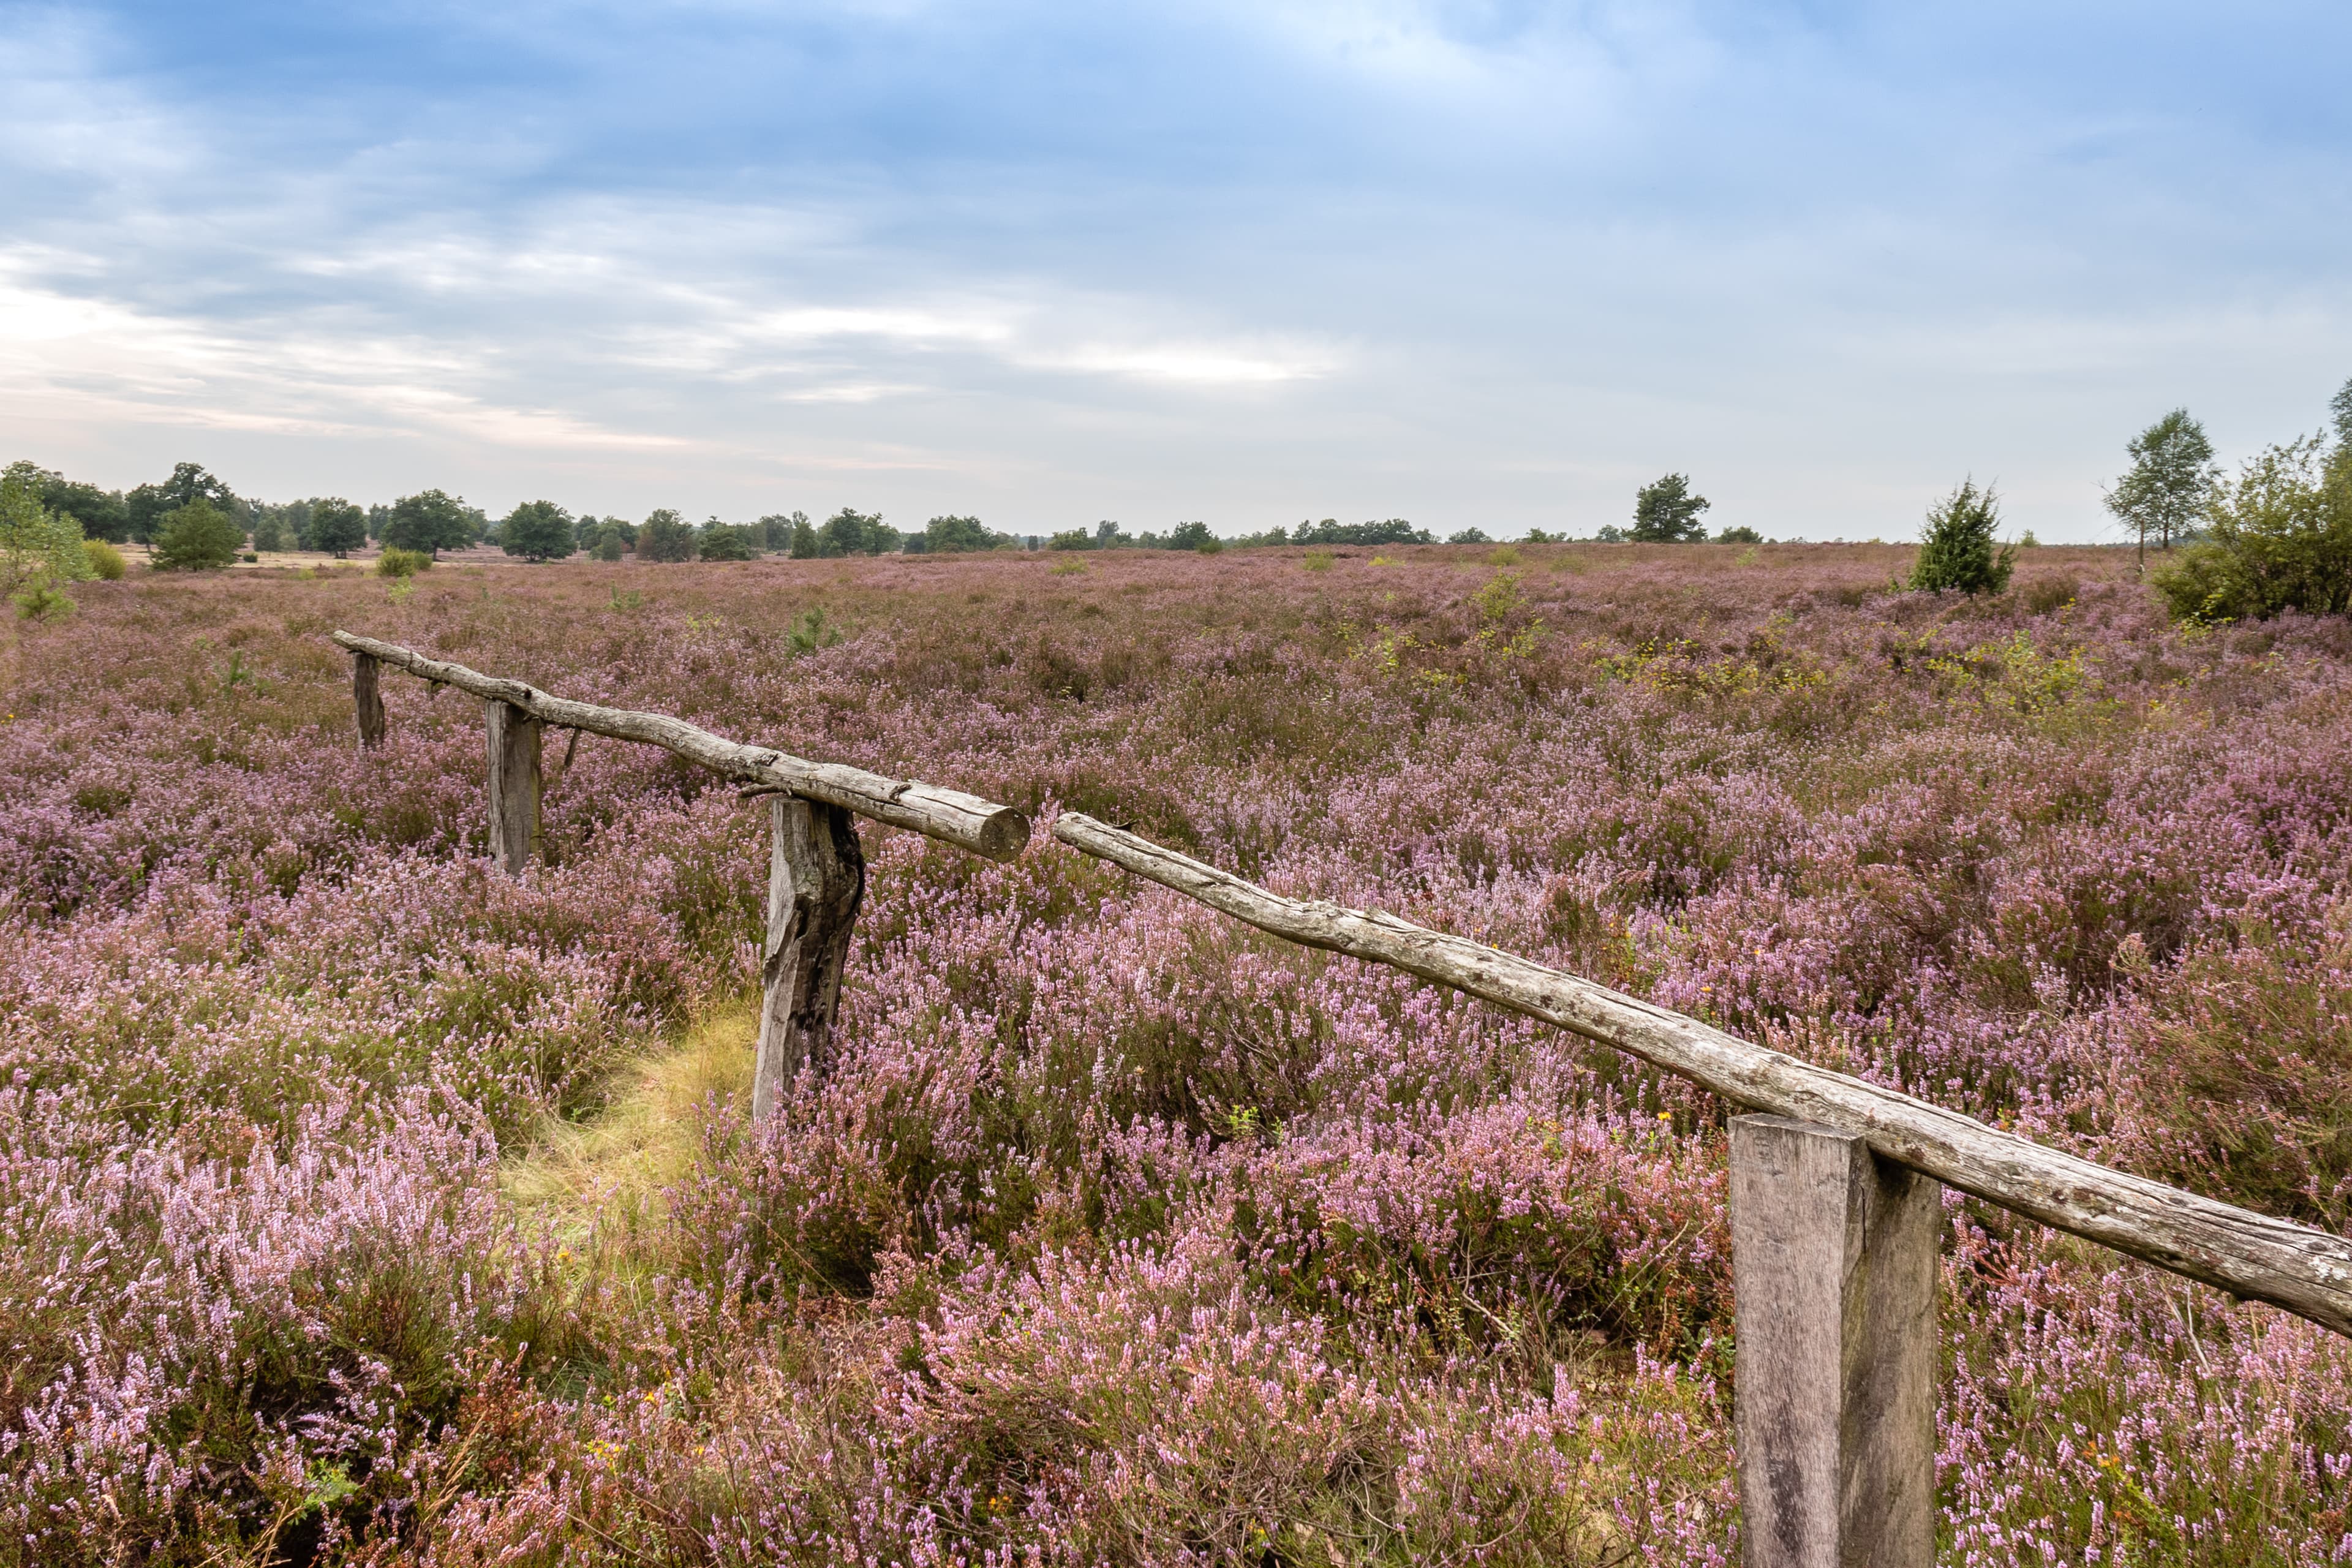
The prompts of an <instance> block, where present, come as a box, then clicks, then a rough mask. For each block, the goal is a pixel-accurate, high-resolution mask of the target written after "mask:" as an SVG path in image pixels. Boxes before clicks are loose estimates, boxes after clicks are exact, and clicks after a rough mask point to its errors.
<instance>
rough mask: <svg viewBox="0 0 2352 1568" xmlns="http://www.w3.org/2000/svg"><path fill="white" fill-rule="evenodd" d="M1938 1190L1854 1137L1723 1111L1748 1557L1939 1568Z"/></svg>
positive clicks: (1800, 1564) (1791, 1566) (1834, 1565)
mask: <svg viewBox="0 0 2352 1568" xmlns="http://www.w3.org/2000/svg"><path fill="white" fill-rule="evenodd" d="M1942 1193H1943V1187H1942V1184H1940V1183H1938V1182H1937V1181H1935V1180H1933V1179H1932V1178H1930V1177H1927V1176H1922V1175H1919V1174H1917V1173H1915V1172H1911V1171H1907V1170H1906V1169H1904V1168H1903V1167H1902V1166H1900V1165H1897V1164H1895V1163H1893V1162H1892V1161H1888V1160H1883V1159H1880V1158H1878V1157H1877V1156H1875V1155H1874V1154H1873V1153H1872V1152H1870V1147H1869V1145H1868V1144H1866V1143H1864V1142H1863V1140H1862V1139H1860V1138H1858V1137H1855V1136H1853V1134H1851V1133H1846V1132H1839V1131H1834V1130H1833V1129H1831V1128H1827V1127H1822V1126H1818V1125H1816V1124H1814V1123H1812V1122H1810V1121H1795V1120H1792V1119H1790V1118H1789V1117H1784V1116H1742V1117H1739V1118H1738V1119H1736V1120H1735V1121H1733V1122H1732V1124H1731V1268H1732V1288H1733V1290H1734V1292H1735V1295H1736V1297H1737V1305H1736V1314H1737V1318H1738V1365H1737V1367H1736V1369H1735V1371H1734V1373H1733V1378H1734V1382H1735V1384H1736V1390H1735V1397H1734V1404H1735V1406H1736V1411H1735V1421H1736V1425H1737V1427H1738V1438H1739V1507H1740V1517H1741V1524H1740V1535H1741V1539H1742V1541H1743V1542H1744V1543H1745V1548H1746V1550H1745V1553H1744V1555H1745V1558H1746V1562H1747V1565H1748V1568H1933V1564H1934V1563H1935V1555H1936V1367H1937V1324H1936V1278H1937V1248H1938V1246H1939V1245H1940V1242H1941V1239H1942V1235H1943V1204H1942Z"/></svg>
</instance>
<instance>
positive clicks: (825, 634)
mask: <svg viewBox="0 0 2352 1568" xmlns="http://www.w3.org/2000/svg"><path fill="white" fill-rule="evenodd" d="M841 637H842V632H841V628H840V627H839V626H833V625H831V624H829V623H828V622H827V621H826V620H825V618H824V611H823V610H807V611H803V613H802V615H801V616H800V618H799V619H798V620H796V621H794V622H793V625H792V629H791V630H789V631H787V632H785V633H784V646H785V647H788V648H790V649H791V650H792V651H793V655H794V656H795V657H797V656H799V655H801V654H804V653H814V652H815V651H816V650H817V649H819V648H821V647H833V646H834V645H835V643H837V642H839V641H840V640H841Z"/></svg>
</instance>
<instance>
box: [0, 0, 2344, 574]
mask: <svg viewBox="0 0 2352 1568" xmlns="http://www.w3.org/2000/svg"><path fill="white" fill-rule="evenodd" d="M2347 59H2352V5H2345V4H2343V3H2342V0H2314V3H2310V4H2300V5H2287V4H2280V5H2263V4H2260V3H2254V4H2245V5H2237V6H2231V7H2217V6H2189V5H2165V4H2140V5H2073V6H2063V7H2053V6H2049V5H2011V4H2005V3H2001V0H1990V3H1983V4H1976V5H1957V4H1945V5H1927V4H1868V3H1861V0H1855V3H1843V0H1814V3H1810V4H1795V3H1792V4H1786V5H1772V4H1758V5H1728V4H1724V5H1710V4H1693V5H1675V4H1663V5H1605V4H1596V5H1542V4H1535V3H1532V0H1529V3H1508V0H1506V3H1497V4H1491V5H1481V4H1471V3H1464V4H1432V5H1415V4H1405V3H1397V4H1374V5H1338V4H1309V3H1301V4H1287V3H1284V0H1259V3H1257V4H1250V5H1240V4H1234V5H1226V4H1220V3H1217V0H1196V3H1195V4H1192V5H1181V6H1157V5H1126V6H1120V5H1087V6H1076V5H1071V6H1053V5H1020V4H1006V5H945V4H940V5H933V4H926V3H923V0H874V3H866V4H855V3H852V4H838V5H761V4H754V3H751V0H710V3H701V4H696V3H677V4H636V5H620V4H607V5H588V4H562V3H557V0H546V3H539V4H528V5H488V4H473V5H444V4H439V3H436V0H412V3H408V4H379V5H369V6H363V7H362V6H341V5H332V4H320V3H316V0H313V3H309V4H302V5H292V4H287V5H258V4H239V3H235V0H230V3H226V4H210V5H202V6H196V5H185V4H175V5H104V4H83V5H71V6H9V5H0V68H5V80H6V82H7V84H8V90H7V101H8V106H9V107H8V110H7V113H8V119H9V127H8V131H7V132H6V134H5V136H0V194H5V201H6V209H5V210H6V212H7V215H8V221H7V222H6V223H5V226H0V421H5V428H6V432H7V437H8V439H7V441H6V442H5V447H6V448H7V450H6V451H5V453H0V458H12V457H16V456H24V457H30V458H36V459H37V460H38V461H40V462H42V463H44V464H45V465H47V466H49V467H56V468H65V469H67V470H68V471H69V472H72V473H74V474H75V475H76V476H77V477H84V478H89V479H98V480H100V481H101V482H104V483H106V484H109V485H127V484H131V483H136V482H138V481H140V480H142V479H153V478H158V477H161V476H162V475H163V474H164V473H166V472H168V471H169V468H170V466H171V464H172V463H173V461H175V460H178V459H181V458H194V459H195V460H198V461H202V462H205V463H206V464H207V465H209V466H210V467H212V468H214V469H215V471H217V472H218V473H220V474H221V475H222V476H223V477H224V478H225V479H227V480H228V481H229V483H230V484H231V485H233V486H234V487H236V489H238V490H239V491H240V492H242V493H246V494H249V495H257V496H260V497H263V498H266V499H286V498H291V497H294V496H299V495H308V494H315V493H332V494H344V495H349V496H351V497H352V498H354V499H357V500H383V499H389V498H390V497H392V496H394V495H396V494H401V493H404V492H406V491H410V490H414V489H422V488H425V487H426V486H428V485H439V486H442V487H444V488H446V489H453V490H457V491H460V492H462V493H464V494H465V495H466V496H467V497H468V498H469V499H470V500H474V501H476V502H477V503H478V504H481V505H483V506H486V507H488V508H489V509H490V510H492V511H493V512H494V513H495V512H499V511H502V510H505V509H506V508H507V507H509V506H510V505H512V504H513V503H514V502H516V501H518V500H529V499H532V498H534V497H539V496H545V497H548V498H550V499H552V500H558V501H561V502H562V503H564V504H566V505H568V506H571V507H572V508H574V509H575V510H593V511H598V512H611V511H622V512H625V513H629V514H631V515H642V513H643V512H645V511H646V510H649V509H651V508H653V507H656V506H665V505H667V506H676V507H678V508H680V509H681V510H686V511H688V513H689V514H690V515H693V516H697V517H700V516H705V515H709V514H712V513H716V514H718V515H720V516H723V517H728V518H748V517H752V516H757V515H759V514H761V513H764V512H769V511H777V510H793V509H794V508H798V509H800V510H806V511H808V512H811V513H812V514H814V515H817V516H819V517H822V516H824V514H826V513H828V512H830V511H832V510H835V509H836V508H838V507H840V506H843V505H856V506H859V507H861V508H866V509H875V508H878V509H880V510H882V511H884V512H885V513H886V515H887V516H888V517H889V518H890V519H891V521H896V522H898V523H900V524H902V525H915V524H919V523H920V521H922V520H923V519H924V518H926V517H929V516H930V515H933V514H934V513H938V512H942V511H956V512H976V513H978V514H979V515H981V516H982V517H983V518H984V519H986V520H987V521H990V522H992V523H993V524H996V525H998V526H1000V527H1004V528H1009V529H1015V530H1018V531H1045V530H1049V529H1053V528H1061V527H1069V526H1073V525H1076V524H1081V523H1090V522H1092V521H1095V520H1096V519H1098V518H1106V517H1108V518H1117V519H1119V520H1121V521H1125V522H1126V523H1127V524H1128V525H1129V527H1131V528H1138V529H1140V528H1147V527H1148V528H1164V527H1166V526H1167V525H1169V524H1171V523H1172V522H1175V521H1180V520H1183V519H1191V518H1201V519H1204V520H1206V521H1208V522H1210V524H1211V525H1212V526H1213V527H1214V528H1216V529H1218V530H1219V531H1223V532H1229V533H1230V532H1237V531H1244V530H1254V529H1257V528H1262V527H1265V526H1267V525H1269V524H1272V523H1276V522H1295V521H1298V520H1299V519H1301V518H1306V517H1318V518H1319V517H1325V516H1336V517H1339V518H1342V519H1344V520H1349V521H1357V520H1361V519H1364V518H1381V517H1391V516H1403V517H1408V518H1411V519H1412V520H1414V521H1418V522H1422V523H1423V524H1425V525H1427V526H1430V527H1433V528H1435V529H1437V530H1439V531H1452V530H1454V529H1456V528H1462V527H1467V526H1471V525H1474V524H1475V525H1477V526H1481V527H1484V528H1486V530H1487V531H1489V532H1490V533H1495V534H1496V535H1498V536H1500V535H1505V534H1517V533H1518V532H1520V531H1524V530H1525V529H1527V528H1528V527H1531V526H1539V527H1544V528H1547V529H1561V528H1565V529H1568V530H1570V531H1574V532H1577V533H1586V534H1589V533H1590V532H1591V531H1592V530H1593V529H1595V528H1597V527H1599V526H1600V525H1601V524H1602V523H1604V522H1622V521H1625V519H1626V517H1627V515H1628V513H1629V512H1630V510H1631V506H1632V497H1633V489H1635V487H1636V486H1638V485H1639V484H1641V483H1643V481H1645V480H1647V479H1652V478H1654V477H1655V476H1656V475H1658V474H1660V473H1662V472H1664V471H1667V470H1669V469H1680V470H1684V471H1687V472H1688V473H1689V474H1691V476H1692V477H1693V479H1694V481H1695V482H1696V487H1697V488H1698V489H1700V490H1701V491H1702V492H1703V493H1705V494H1706V495H1708V496H1709V497H1711V498H1712V499H1713V500H1714V501H1715V510H1714V511H1713V512H1712V513H1711V514H1710V521H1714V522H1717V523H1718V524H1723V523H1734V522H1747V523H1750V524H1752V525H1754V526H1756V527H1758V528H1760V529H1762V530H1763V531H1766V532H1768V533H1771V534H1776V535H1781V536H1786V535H1790V534H1801V535H1803V536H1806V537H1811V538H1829V537H1839V536H1843V537H1850V538H1864V537H1870V536H1873V535H1880V536H1884V537H1886V538H1889V539H1894V538H1899V537H1906V536H1908V535H1909V534H1910V533H1911V532H1912V531H1914V530H1915V529H1916V526H1917V521H1918V519H1919V516H1920V514H1921V512H1922V511H1923V510H1924V509H1925V508H1926V506H1927V503H1928V502H1929V500H1932V499H1933V498H1934V497H1935V496H1936V494H1937V493H1938V492H1939V491H1941V490H1944V489H1948V488H1949V487H1950V486H1951V485H1952V484H1954V483H1955V482H1957V481H1958V479H1960V478H1961V477H1962V476H1964V475H1973V476H1974V477H1975V478H1977V479H1980V480H1982V479H1992V480H1995V481H1997V482H1998V483H1999V484H2000V487H2001V489H2002V491H2003V493H2004V495H2005V496H2006V497H2007V498H2008V503H2009V516H2010V518H2011V523H2012V525H2013V526H2016V527H2032V528H2033V529H2034V530H2035V531H2037V532H2038V533H2039V534H2040V536H2041V537H2042V538H2043V539H2045V540H2056V539H2067V538H2075V539H2087V538H2092V537H2096V536H2100V535H2101V534H2102V532H2103V514H2102V513H2101V511H2100V510H2099V504H2098V500H2099V490H2100V485H2101V483H2102V482H2103V481H2104V480H2106V479H2110V478H2112V477H2113V475H2114V474H2115V472H2116V470H2117V468H2119V467H2120V465H2121V462H2122V446H2123V443H2124V441H2125V440H2126V438H2127V437H2129V436H2130V435H2131V434H2132V432H2133V431H2134V430H2136V429H2137V428H2139V427H2140V426H2143V425H2145V424H2147V422H2149V421H2150V420H2152V419H2154V418H2155V417H2157V416H2159V415H2161V414H2162V413H2163V412H2164V411H2165V410H2166V409H2168V408H2170V407H2172V406H2174V405H2183V404H2185V405H2188V406H2189V408H2190V409H2191V411H2192V412H2194V413H2196V414H2198V415H2199V416H2201V417H2202V418H2204V419H2205V421H2206V422H2207V424H2208V426H2209V427H2210V430H2211V431H2212V434H2213V436H2214V438H2215V440H2216V443H2217V445H2218V446H2220V447H2221V449H2222V451H2223V453H2224V455H2225V456H2226V457H2230V458H2239V457H2242V456H2243V455H2245V454H2246V453H2248V452H2250V451H2252V449H2254V448H2255V447H2259V446H2260V445H2262V444H2263V443H2265V442H2267V441H2271V440H2273V439H2279V438H2283V437H2287V436H2290V435H2293V434H2294V433H2297V432H2299V431H2305V430H2310V429H2313V428H2316V427H2317V426H2320V425H2321V424H2322V423H2323V421H2324V417H2325V406H2326V400H2327V398H2328V396H2329V395H2330V394H2331V393H2332V392H2333V390H2334V389H2335V388H2336V386H2338V385H2340V384H2343V382H2344V381H2345V379H2346V378H2347V376H2352V92H2347V89H2346V86H2345V82H2346V78H2345V75H2344V62H2345V61H2346V60H2347Z"/></svg>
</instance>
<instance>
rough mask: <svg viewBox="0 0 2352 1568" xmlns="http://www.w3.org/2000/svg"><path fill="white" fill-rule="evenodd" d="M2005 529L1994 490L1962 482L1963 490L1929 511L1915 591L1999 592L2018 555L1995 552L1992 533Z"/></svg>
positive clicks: (1914, 574) (1913, 580)
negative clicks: (2001, 527) (2001, 528)
mask: <svg viewBox="0 0 2352 1568" xmlns="http://www.w3.org/2000/svg"><path fill="white" fill-rule="evenodd" d="M1999 527H2000V498H1999V497H1997V496H1995V495H1994V494H1993V492H1992V489H1991V488H1990V487H1987V488H1986V489H1981V490H1980V489H1977V487H1976V481H1975V480H1974V479H1964V480H1962V481H1961V482H1960V488H1959V489H1956V490H1954V491H1953V492H1952V493H1951V494H1950V495H1949V496H1947V497H1946V498H1945V499H1944V500H1940V501H1938V502H1937V503H1936V504H1935V505H1934V506H1932V507H1930V508H1928V509H1927V526H1926V527H1925V528H1923V529H1921V530H1920V532H1919V559H1918V560H1917V561H1916V562H1914V563H1912V567H1911V583H1910V587H1911V591H1912V592H1913V593H1915V594H1940V593H1942V592H1944V591H1945V590H1946V589H1948V588H1950V589H1957V590H1958V591H1959V592H1960V593H1963V594H1998V593H2000V592H2001V591H2002V590H2003V589H2005V588H2007V587H2008V586H2009V574H2010V569H2011V567H2012V566H2013V565H2015V564H2016V559H2017V552H2015V551H2014V550H2011V549H1997V548H1995V546H1994V543H1993V532H1994V531H1995V530H1996V529H1998V528H1999Z"/></svg>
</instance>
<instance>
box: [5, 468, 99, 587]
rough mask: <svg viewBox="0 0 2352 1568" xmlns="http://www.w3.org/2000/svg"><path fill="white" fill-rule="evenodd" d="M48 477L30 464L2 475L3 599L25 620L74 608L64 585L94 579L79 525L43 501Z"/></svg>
mask: <svg viewBox="0 0 2352 1568" xmlns="http://www.w3.org/2000/svg"><path fill="white" fill-rule="evenodd" d="M48 478H49V476H48V475H47V473H46V472H44V471H43V470H42V469H41V468H37V467H36V466H35V465H33V464H31V463H11V464H9V465H8V468H7V471H6V473H5V474H0V595H6V596H7V597H9V598H10V599H12V600H14V601H15V602H16V608H17V610H18V611H19V612H20V613H22V614H24V615H26V616H38V615H42V614H45V613H47V612H48V611H49V610H50V609H51V608H55V609H58V610H70V609H71V608H72V607H73V601H72V600H71V599H68V598H67V597H65V593H64V587H63V584H67V583H79V582H82V581H84V580H86V579H88V578H89V577H91V576H94V575H96V572H95V569H94V568H93V567H92V566H91V564H90V560H89V553H88V552H86V551H84V550H83V549H82V540H81V525H80V524H79V522H77V521H74V520H73V519H72V518H70V517H68V516H66V515H64V514H63V513H62V512H58V511H56V510H51V509H50V508H49V507H48V506H47V505H45V504H44V503H43V501H42V500H41V495H42V492H43V490H44V489H46V488H47V479H48Z"/></svg>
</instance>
